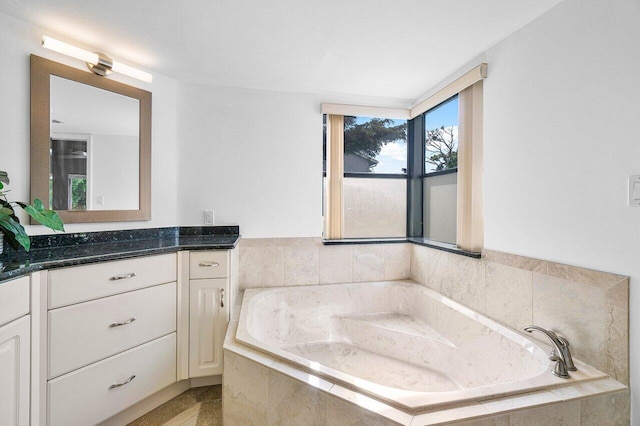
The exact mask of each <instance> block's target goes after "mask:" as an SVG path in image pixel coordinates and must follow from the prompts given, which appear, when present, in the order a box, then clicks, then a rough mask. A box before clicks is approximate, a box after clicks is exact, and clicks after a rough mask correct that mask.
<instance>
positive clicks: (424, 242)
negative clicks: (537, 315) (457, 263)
mask: <svg viewBox="0 0 640 426" xmlns="http://www.w3.org/2000/svg"><path fill="white" fill-rule="evenodd" d="M397 243H411V244H417V245H419V246H425V247H429V248H432V249H436V250H442V251H446V252H449V253H453V254H459V255H460V256H466V257H472V258H474V259H480V258H481V256H482V253H478V252H474V251H466V250H462V249H459V248H458V247H457V246H455V245H454V244H447V243H442V242H439V241H433V240H429V239H427V238H344V239H342V240H322V244H324V245H325V246H346V245H354V244H397Z"/></svg>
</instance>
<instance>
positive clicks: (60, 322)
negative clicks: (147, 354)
mask: <svg viewBox="0 0 640 426" xmlns="http://www.w3.org/2000/svg"><path fill="white" fill-rule="evenodd" d="M132 319H133V321H132ZM49 330H50V331H49V375H48V377H49V378H52V377H57V376H59V375H61V374H64V373H67V372H69V371H72V370H75V369H76V368H79V367H82V366H85V365H88V364H91V363H92V362H95V361H98V360H101V359H104V358H107V357H109V356H111V355H114V354H117V353H118V352H122V351H124V350H127V349H129V348H132V347H134V346H137V345H140V344H142V343H144V342H148V341H150V340H153V339H155V338H158V337H160V336H164V335H166V334H169V333H171V332H174V331H175V330H176V283H175V282H172V283H169V284H163V285H159V286H155V287H150V288H145V289H142V290H137V291H133V292H130V293H125V294H119V295H116V296H110V297H105V298H102V299H98V300H92V301H90V302H84V303H78V304H76V305H71V306H66V307H63V308H58V309H53V310H51V311H49Z"/></svg>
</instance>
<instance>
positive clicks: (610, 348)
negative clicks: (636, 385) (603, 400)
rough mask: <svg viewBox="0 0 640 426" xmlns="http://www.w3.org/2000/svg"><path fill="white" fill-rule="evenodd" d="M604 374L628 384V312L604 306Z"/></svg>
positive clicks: (615, 307) (611, 306)
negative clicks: (605, 316)
mask: <svg viewBox="0 0 640 426" xmlns="http://www.w3.org/2000/svg"><path fill="white" fill-rule="evenodd" d="M606 310H607V312H606V315H607V318H606V328H605V353H604V356H605V366H604V370H603V371H604V372H605V373H607V374H609V375H610V376H611V377H613V378H614V379H616V380H618V381H619V382H621V383H624V384H625V385H628V384H629V311H627V310H626V309H622V308H618V307H617V306H613V305H607V306H606Z"/></svg>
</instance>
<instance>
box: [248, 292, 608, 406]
mask: <svg viewBox="0 0 640 426" xmlns="http://www.w3.org/2000/svg"><path fill="white" fill-rule="evenodd" d="M243 300H244V301H243V304H242V310H241V313H240V320H239V326H238V331H237V333H236V340H237V341H239V342H241V343H243V344H246V345H248V346H251V347H253V348H255V349H258V350H260V351H262V352H266V353H269V354H273V355H275V356H276V357H278V358H281V359H283V360H286V361H287V362H290V363H292V364H296V365H298V366H299V367H300V368H301V369H303V370H305V371H308V372H313V373H314V374H318V375H321V376H322V377H323V378H325V379H327V380H329V381H333V382H339V383H343V384H345V385H346V386H348V387H349V388H351V389H355V390H358V392H361V393H366V394H368V395H370V396H372V397H373V398H375V399H377V400H379V401H381V402H385V403H387V404H389V405H392V406H395V407H397V408H399V409H401V410H404V411H407V412H412V413H416V412H424V411H427V410H433V409H434V408H436V407H442V406H451V405H452V404H457V403H467V402H469V401H471V402H474V401H476V402H477V401H480V400H484V399H489V398H495V397H496V396H505V395H509V394H516V393H525V392H531V391H532V390H535V389H553V388H556V387H559V386H565V385H566V384H567V383H572V384H575V383H578V382H579V381H585V380H586V381H589V380H594V379H597V378H604V377H607V376H606V375H605V374H604V373H602V372H600V371H598V370H596V369H594V368H593V367H590V366H588V365H586V364H583V363H580V362H579V361H576V362H577V367H578V371H576V372H572V373H571V379H569V381H566V380H564V379H561V378H558V377H555V376H554V375H552V374H551V369H552V368H553V363H550V362H549V360H548V349H547V348H545V349H544V350H543V349H540V348H539V347H538V346H537V345H536V344H535V343H533V342H532V341H531V340H530V339H528V338H527V337H524V336H522V335H520V334H517V333H514V332H512V331H511V330H510V329H508V328H507V327H504V326H501V325H499V324H497V323H496V322H495V321H492V320H490V319H488V318H486V317H483V316H481V315H479V314H478V313H476V312H475V311H472V310H470V309H468V308H466V307H464V306H462V305H460V304H459V303H456V302H454V301H452V300H451V299H449V298H446V297H444V296H442V295H441V294H439V293H436V292H435V291H433V290H430V289H428V288H425V287H423V286H420V285H418V284H416V283H414V282H411V281H408V280H407V281H386V282H367V283H351V284H333V285H318V286H297V287H281V288H276V289H249V290H245V293H244V298H243Z"/></svg>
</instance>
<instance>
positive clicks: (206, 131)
mask: <svg viewBox="0 0 640 426" xmlns="http://www.w3.org/2000/svg"><path fill="white" fill-rule="evenodd" d="M179 111H180V112H179V113H180V116H179V117H180V119H179V123H180V129H179V134H180V203H181V205H180V213H179V220H180V223H181V224H202V211H203V210H205V209H212V210H214V211H215V216H216V223H238V224H240V225H241V230H242V235H243V236H245V237H307V236H320V235H321V232H322V221H321V217H322V211H321V205H322V115H321V114H320V101H319V99H317V98H315V97H313V96H309V95H295V94H287V93H277V92H268V91H257V90H242V89H228V88H216V87H207V86H196V85H193V86H192V85H189V86H185V87H184V88H183V90H182V92H181V94H180V103H179Z"/></svg>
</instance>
